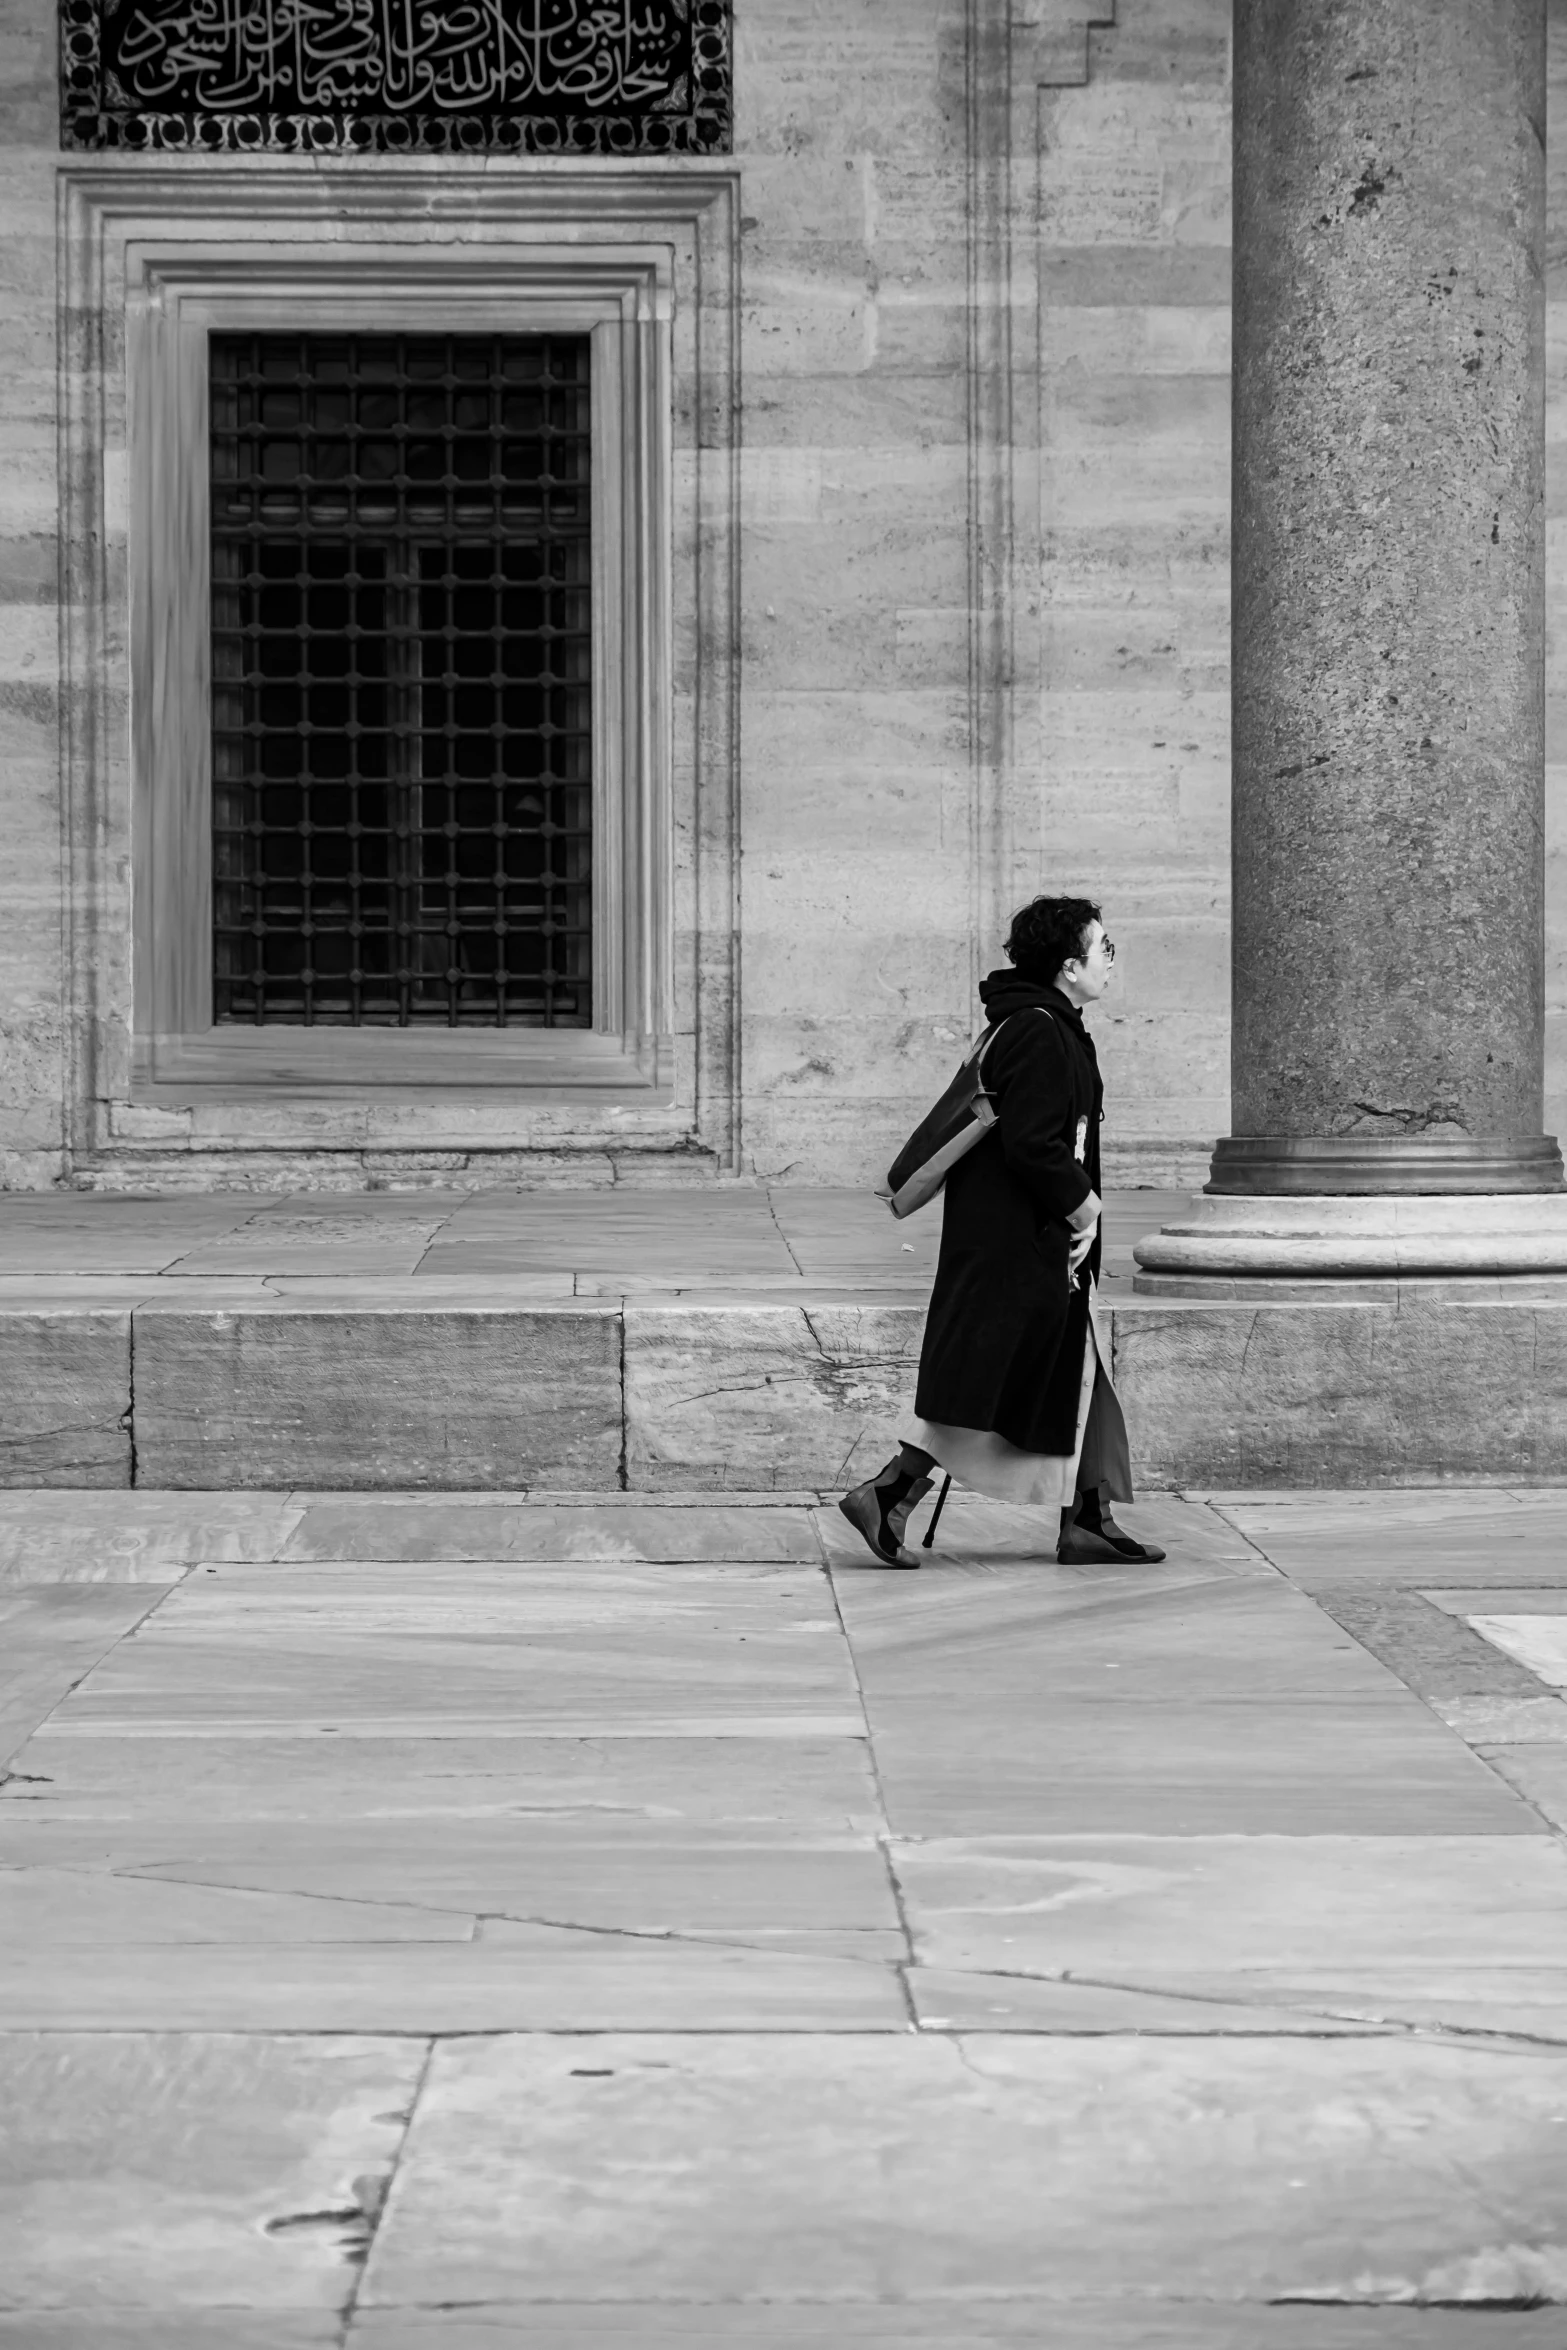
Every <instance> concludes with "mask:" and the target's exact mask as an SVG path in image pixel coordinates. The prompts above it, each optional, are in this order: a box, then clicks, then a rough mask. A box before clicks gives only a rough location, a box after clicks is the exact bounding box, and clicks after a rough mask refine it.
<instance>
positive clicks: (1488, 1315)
mask: <svg viewBox="0 0 1567 2350" xmlns="http://www.w3.org/2000/svg"><path fill="white" fill-rule="evenodd" d="M128 1286H130V1285H122V1284H112V1283H106V1284H104V1285H103V1287H102V1288H101V1289H100V1288H99V1287H98V1285H96V1284H93V1283H91V1282H89V1281H86V1280H82V1281H80V1282H76V1283H73V1284H71V1294H69V1295H67V1296H60V1295H58V1294H50V1295H48V1296H46V1297H42V1296H35V1297H34V1298H32V1299H31V1300H23V1299H22V1298H20V1297H17V1296H14V1295H13V1296H12V1297H9V1298H3V1299H0V1486H5V1487H21V1486H55V1487H76V1486H99V1487H103V1486H110V1487H115V1486H120V1487H125V1486H132V1485H135V1486H141V1487H150V1488H163V1489H171V1490H197V1491H216V1490H222V1489H224V1488H233V1487H247V1488H260V1489H267V1490H280V1489H285V1488H308V1489H313V1490H321V1491H344V1490H359V1491H377V1490H398V1491H400V1490H408V1489H414V1488H423V1489H429V1490H450V1491H469V1492H471V1491H475V1490H498V1491H515V1490H517V1489H519V1488H522V1489H526V1490H530V1491H539V1492H551V1491H571V1492H585V1491H603V1492H613V1491H632V1492H664V1491H697V1490H702V1491H714V1492H721V1491H726V1490H727V1491H734V1492H752V1493H755V1492H766V1491H769V1490H772V1489H779V1490H791V1491H793V1490H799V1489H801V1488H815V1489H818V1490H821V1489H829V1490H830V1489H832V1488H835V1487H840V1486H843V1485H846V1484H849V1483H852V1482H854V1480H855V1479H857V1478H858V1477H861V1476H864V1475H866V1474H868V1473H869V1472H871V1471H872V1470H874V1469H875V1468H876V1467H877V1466H879V1464H880V1463H881V1461H882V1460H884V1459H885V1458H886V1456H887V1454H888V1453H889V1452H890V1451H891V1450H892V1448H893V1446H894V1445H895V1443H896V1441H897V1439H898V1436H899V1434H900V1432H901V1430H902V1428H903V1426H904V1425H905V1424H906V1421H907V1416H908V1414H909V1411H910V1409H911V1407H912V1403H913V1393H914V1376H915V1367H916V1362H917V1358H918V1351H919V1341H920V1332H921V1327H922V1323H923V1319H924V1299H923V1296H921V1297H919V1298H917V1299H916V1298H914V1297H907V1298H905V1297H900V1296H895V1295H888V1294H887V1293H883V1294H882V1295H880V1296H879V1297H876V1298H867V1297H855V1296H853V1295H847V1296H846V1295H844V1294H839V1295H838V1296H836V1297H828V1296H824V1297H821V1298H819V1299H818V1298H813V1297H811V1296H810V1295H807V1296H806V1297H805V1298H803V1299H802V1298H798V1297H789V1298H787V1299H786V1298H779V1297H776V1296H773V1297H767V1296H763V1297H759V1298H750V1299H743V1300H734V1299H725V1300H723V1301H714V1300H712V1299H708V1300H706V1301H703V1300H701V1299H686V1300H680V1301H677V1302H666V1301H649V1300H643V1299H638V1298H636V1297H632V1296H628V1297H626V1298H624V1299H620V1300H614V1299H606V1300H602V1301H600V1300H592V1299H572V1300H561V1301H558V1302H544V1303H539V1302H532V1303H526V1304H525V1303H521V1302H515V1301H508V1300H507V1299H506V1298H505V1297H504V1296H501V1295H494V1296H491V1297H489V1298H487V1299H483V1300H479V1299H476V1298H475V1297H474V1295H473V1292H472V1290H471V1289H470V1290H469V1291H468V1292H467V1294H466V1295H465V1296H464V1297H463V1298H462V1299H461V1300H460V1301H459V1300H457V1299H450V1298H449V1299H441V1298H438V1297H435V1296H431V1295H430V1294H429V1292H428V1290H427V1289H425V1288H424V1285H423V1284H421V1285H419V1286H420V1289H421V1291H422V1292H423V1294H422V1295H421V1296H420V1297H418V1298H417V1299H414V1300H410V1299H408V1297H407V1294H406V1290H405V1292H404V1294H403V1296H402V1298H400V1299H399V1298H395V1297H391V1296H387V1295H386V1294H385V1293H384V1292H383V1293H382V1294H379V1295H374V1296H371V1297H369V1298H365V1297H358V1298H355V1297H353V1296H351V1295H349V1294H346V1286H345V1285H334V1294H333V1295H331V1296H328V1295H325V1294H323V1295H321V1296H320V1297H319V1298H314V1297H312V1298H308V1299H301V1298H300V1297H299V1296H298V1295H297V1293H296V1294H294V1295H291V1296H288V1297H285V1298H271V1299H268V1298H252V1299H251V1300H249V1301H248V1302H245V1303H243V1304H231V1303H220V1302H215V1301H214V1300H213V1299H212V1298H211V1297H210V1296H209V1297H207V1298H202V1297H199V1296H197V1295H195V1294H193V1293H192V1292H191V1291H184V1292H183V1293H181V1294H178V1295H174V1296H167V1295H162V1294H160V1295H156V1296H153V1297H150V1298H149V1297H148V1296H147V1295H146V1287H147V1285H145V1284H142V1285H138V1287H139V1290H140V1295H139V1296H138V1297H137V1298H136V1299H134V1300H128V1299H127V1298H126V1297H125V1294H124V1291H125V1288H126V1287H128ZM157 1286H158V1287H159V1288H160V1289H161V1287H162V1285H161V1284H159V1285H157ZM366 1287H367V1288H368V1287H369V1285H368V1284H367V1285H366ZM115 1288H119V1289H120V1291H121V1294H120V1296H119V1297H118V1298H116V1297H115V1296H113V1295H112V1294H109V1292H112V1290H113V1289H115ZM193 1288H194V1285H193ZM1102 1320H1103V1323H1104V1325H1105V1326H1106V1328H1107V1330H1108V1334H1109V1343H1110V1349H1111V1359H1112V1363H1113V1367H1114V1375H1115V1379H1116V1384H1117V1387H1118V1389H1119V1391H1120V1394H1121V1397H1122V1400H1123V1403H1124V1405H1125V1407H1126V1414H1127V1419H1128V1422H1129V1425H1130V1428H1131V1431H1132V1441H1133V1456H1134V1469H1135V1473H1136V1476H1137V1479H1138V1482H1139V1484H1140V1485H1142V1486H1144V1487H1147V1488H1151V1489H1156V1490H1157V1489H1161V1488H1172V1487H1224V1488H1228V1489H1235V1488H1241V1487H1246V1486H1287V1485H1302V1486H1376V1485H1381V1486H1396V1485H1404V1484H1409V1485H1425V1484H1432V1483H1441V1482H1443V1481H1444V1480H1450V1481H1455V1482H1456V1481H1462V1482H1464V1483H1473V1482H1477V1481H1478V1482H1485V1481H1488V1480H1491V1481H1495V1482H1498V1483H1501V1482H1507V1483H1520V1482H1532V1483H1560V1482H1563V1481H1567V1299H1564V1300H1560V1301H1557V1300H1555V1299H1545V1300H1541V1299H1535V1300H1533V1301H1526V1300H1523V1299H1506V1298H1504V1299H1498V1298H1496V1297H1495V1296H1494V1295H1492V1296H1488V1297H1486V1298H1484V1299H1480V1300H1476V1301H1475V1302H1464V1303H1454V1302H1451V1301H1432V1300H1422V1299H1419V1298H1418V1297H1417V1298H1415V1299H1413V1300H1405V1301H1397V1302H1394V1303H1388V1302H1386V1301H1385V1300H1372V1301H1367V1302H1363V1303H1362V1302H1353V1303H1352V1302H1344V1301H1342V1300H1334V1301H1332V1302H1321V1303H1314V1302H1302V1301H1301V1300H1299V1299H1290V1300H1287V1301H1282V1302H1279V1303H1277V1304H1271V1303H1270V1304H1260V1305H1259V1304H1256V1303H1252V1302H1240V1301H1233V1300H1230V1301H1224V1302H1207V1301H1195V1300H1188V1299H1145V1298H1136V1297H1130V1298H1124V1299H1120V1300H1117V1301H1116V1302H1115V1303H1114V1304H1112V1305H1109V1306H1107V1308H1106V1309H1105V1310H1104V1313H1103V1316H1102Z"/></svg>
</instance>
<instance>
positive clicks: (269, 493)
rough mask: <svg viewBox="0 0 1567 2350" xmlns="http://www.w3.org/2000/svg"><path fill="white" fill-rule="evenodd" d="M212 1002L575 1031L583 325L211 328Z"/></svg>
mask: <svg viewBox="0 0 1567 2350" xmlns="http://www.w3.org/2000/svg"><path fill="white" fill-rule="evenodd" d="M210 354H211V357H210V377H211V401H212V719H213V725H212V756H213V917H214V922H213V927H214V940H213V950H214V952H213V978H214V1000H213V1011H214V1018H215V1019H216V1021H217V1022H218V1024H219V1025H222V1024H224V1023H226V1022H238V1021H243V1022H246V1023H249V1024H254V1025H265V1024H273V1023H276V1024H281V1025H286V1026H287V1025H291V1026H306V1027H314V1026H339V1027H344V1026H346V1027H392V1028H428V1027H445V1028H474V1027H483V1028H504V1027H544V1028H585V1027H588V1026H590V1025H591V1021H592V1002H591V985H592V982H591V973H592V947H591V936H590V933H591V921H592V884H591V849H592V841H591V827H592V740H591V715H592V713H591V678H590V664H591V655H592V618H591V609H590V592H589V590H590V576H589V564H590V555H591V536H590V513H589V480H588V472H589V461H590V455H591V429H590V420H589V382H588V374H589V364H590V345H589V342H588V339H587V337H586V336H582V335H453V334H424V335H401V334H387V335H364V334H345V335H314V334H286V335H279V334H215V335H213V336H212V338H211V342H210Z"/></svg>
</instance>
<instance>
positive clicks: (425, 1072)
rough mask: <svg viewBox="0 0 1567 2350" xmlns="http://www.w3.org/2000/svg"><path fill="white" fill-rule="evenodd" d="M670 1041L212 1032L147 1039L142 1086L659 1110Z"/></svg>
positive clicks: (533, 1033)
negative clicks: (494, 1094)
mask: <svg viewBox="0 0 1567 2350" xmlns="http://www.w3.org/2000/svg"><path fill="white" fill-rule="evenodd" d="M673 1060H674V1056H673V1052H672V1050H671V1044H670V1040H669V1039H668V1038H665V1037H647V1038H630V1039H625V1038H621V1037H618V1036H604V1035H601V1034H598V1033H596V1032H595V1031H593V1030H591V1029H583V1028H575V1029H565V1028H557V1029H539V1028H514V1029H488V1030H475V1029H457V1030H453V1029H449V1028H441V1029H430V1030H427V1031H420V1030H410V1029H383V1030H366V1029H363V1028H357V1029H355V1028H287V1027H281V1026H279V1027H265V1028H241V1027H237V1026H236V1027H223V1028H209V1029H205V1030H201V1031H198V1032H196V1033H194V1034H186V1035H175V1036H152V1037H143V1038H140V1039H139V1040H138V1044H137V1052H136V1066H135V1079H134V1082H135V1087H136V1091H137V1093H138V1094H140V1095H141V1096H142V1097H143V1098H145V1099H152V1100H156V1099H159V1098H166V1096H167V1091H168V1089H169V1088H170V1087H175V1088H178V1089H179V1090H180V1091H181V1092H182V1093H186V1092H188V1091H189V1089H190V1088H191V1087H192V1086H200V1087H202V1088H203V1089H205V1088H208V1087H214V1088H221V1089H222V1091H223V1092H225V1093H250V1092H252V1091H256V1092H261V1091H265V1092H267V1093H278V1092H288V1093H300V1092H311V1093H316V1092H325V1093H329V1094H335V1095H343V1094H349V1093H355V1092H361V1091H363V1090H365V1089H367V1088H371V1087H374V1088H377V1089H380V1088H383V1087H401V1088H404V1089H407V1090H410V1091H417V1092H419V1093H427V1092H429V1091H431V1090H432V1089H436V1090H441V1091H450V1090H453V1089H456V1090H461V1091H471V1090H474V1089H482V1090H485V1091H490V1090H493V1089H495V1088H502V1087H503V1088H505V1089H507V1090H508V1091H510V1092H513V1093H528V1094H531V1095H541V1096H542V1095H558V1096H560V1097H561V1098H563V1099H569V1100H579V1099H585V1098H591V1099H599V1100H611V1099H614V1098H617V1097H620V1096H625V1097H634V1098H635V1099H636V1100H637V1101H638V1102H639V1103H642V1104H644V1105H645V1106H647V1107H650V1108H651V1107H652V1106H653V1105H654V1104H655V1103H656V1102H657V1101H659V1100H660V1099H661V1098H662V1097H666V1096H668V1095H669V1094H670V1093H671V1092H672V1087H673Z"/></svg>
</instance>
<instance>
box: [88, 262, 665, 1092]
mask: <svg viewBox="0 0 1567 2350" xmlns="http://www.w3.org/2000/svg"><path fill="white" fill-rule="evenodd" d="M129 263H130V273H131V284H132V288H133V293H132V299H131V302H130V306H129V313H128V318H127V340H126V397H127V434H126V446H127V459H128V487H129V516H128V519H129V532H130V535H129V586H130V597H129V601H130V623H131V636H130V670H131V838H132V855H133V873H134V878H133V885H132V902H133V907H134V927H133V942H134V943H133V960H134V971H135V1006H136V1011H135V1030H136V1044H135V1053H134V1058H133V1077H134V1081H135V1083H136V1084H137V1085H138V1087H145V1086H147V1085H158V1084H163V1083H170V1082H172V1083H175V1084H178V1085H191V1084H202V1083H217V1084H232V1083H235V1082H241V1083H260V1084H266V1085H271V1086H284V1085H291V1084H302V1085H308V1084H315V1083H323V1082H324V1083H335V1084H339V1085H346V1084H354V1083H358V1084H369V1085H374V1084H382V1085H387V1084H435V1085H441V1084H446V1085H450V1084H454V1083H461V1084H472V1085H486V1084H494V1085H515V1084H517V1083H518V1082H519V1076H521V1081H522V1082H524V1083H527V1082H533V1083H554V1084H566V1085H573V1084H605V1083H611V1084H613V1083H619V1084H622V1085H625V1086H627V1087H628V1088H633V1089H635V1088H639V1087H641V1086H644V1085H656V1084H659V1083H660V1082H665V1081H667V1070H666V1068H665V1067H664V1064H666V1063H667V1057H668V1037H669V1030H670V1019H669V1006H668V995H669V989H668V986H667V983H666V978H665V969H664V966H665V963H666V961H667V941H668V937H669V905H668V899H669V885H668V865H669V858H668V854H667V836H668V831H669V743H670V715H669V662H668V654H667V645H668V638H669V521H668V507H669V496H668V485H669V455H668V447H667V443H668V432H669V427H668V414H669V395H668V382H669V356H668V326H669V295H670V287H669V268H668V262H667V257H662V256H659V255H657V254H654V255H649V256H646V257H641V256H634V255H630V254H627V255H624V256H616V257H610V258H603V257H601V258H600V259H598V260H597V261H595V262H594V263H593V264H591V265H587V264H584V263H583V262H581V261H578V262H576V263H573V262H572V261H571V260H570V258H569V256H568V257H562V256H560V255H557V254H555V253H552V252H550V251H548V250H547V249H546V250H545V251H543V252H542V253H538V252H536V253H530V254H527V255H525V256H522V257H520V258H518V259H516V260H512V261H509V262H508V263H506V264H505V265H503V267H502V268H501V269H500V270H499V271H497V270H496V267H495V264H494V262H493V261H491V260H488V259H484V260H481V261H480V262H479V263H478V264H477V266H472V265H468V266H465V265H464V264H463V263H461V262H454V260H453V258H452V257H451V256H450V255H446V254H432V255H425V256H418V255H412V256H410V255H408V254H399V253H397V252H396V251H395V250H387V249H385V248H382V249H380V250H372V251H368V252H367V251H366V250H365V249H364V248H362V247H361V248H359V249H357V250H355V251H353V252H351V253H349V254H346V255H339V256H333V255H330V254H327V255H322V256H311V257H309V258H308V259H307V258H305V257H303V256H301V255H300V254H298V253H297V252H291V251H290V250H289V249H288V248H286V247H282V248H279V247H275V246H263V247H259V248H253V249H252V250H251V251H249V252H246V253H243V254H232V255H223V256H221V257H214V256H213V255H212V254H211V253H210V251H207V252H203V251H202V250H200V249H199V248H198V249H195V250H191V251H180V250H179V249H177V248H175V249H170V248H168V247H165V246H159V247H156V248H151V249H147V248H138V247H136V246H133V247H132V248H131V251H130V255H129ZM464 279H467V280H468V281H469V282H467V283H464V282H463V281H464ZM392 327H397V328H400V329H402V330H404V331H405V332H408V333H415V334H423V333H429V334H464V333H467V334H493V333H497V332H502V331H504V332H506V333H510V334H586V335H587V336H589V338H590V340H591V344H592V352H593V364H592V417H593V427H592V429H593V461H592V469H591V485H592V536H593V555H592V580H593V591H592V609H593V653H592V681H593V741H594V758H593V1007H594V1010H593V1028H592V1030H591V1031H588V1032H586V1033H584V1032H582V1031H580V1030H576V1029H542V1028H541V1029H534V1028H500V1029H458V1030H437V1031H430V1030H425V1029H406V1028H404V1029H398V1028H375V1029H369V1028H342V1027H336V1026H332V1027H325V1026H323V1027H313V1028H304V1027H293V1026H289V1025H285V1024H281V1023H279V1024H275V1025H274V1024H267V1025H264V1026H260V1027H254V1028H252V1027H248V1026H240V1025H237V1024H233V1023H226V1024H224V1025H223V1026H221V1027H215V1026H214V1024H213V1018H212V815H211V808H212V752H211V746H212V720H211V676H210V655H211V585H210V576H209V572H210V530H209V468H208V462H207V451H208V447H209V432H208V371H207V346H208V338H209V336H210V335H212V334H222V333H232V332H242V333H259V334H265V333H271V332H280V331H281V332H286V331H287V330H288V329H290V328H293V329H295V330H296V331H299V332H303V333H311V332H314V333H318V334H319V333H327V332H331V331H332V330H333V329H334V328H335V329H337V330H339V331H345V332H358V333H361V334H373V333H377V332H382V333H384V332H385V331H387V330H388V329H389V328H392ZM661 950H662V951H661ZM523 1072H525V1074H522V1073H523Z"/></svg>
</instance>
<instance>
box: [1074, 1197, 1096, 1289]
mask: <svg viewBox="0 0 1567 2350" xmlns="http://www.w3.org/2000/svg"><path fill="white" fill-rule="evenodd" d="M1103 1205H1104V1202H1103V1201H1102V1200H1101V1199H1100V1197H1099V1194H1098V1192H1097V1191H1091V1192H1090V1193H1089V1194H1088V1197H1087V1198H1086V1199H1084V1200H1080V1201H1079V1203H1078V1205H1077V1206H1076V1207H1075V1208H1074V1209H1073V1210H1072V1213H1071V1214H1070V1216H1068V1218H1067V1220H1066V1221H1067V1230H1068V1232H1069V1234H1070V1238H1069V1240H1068V1242H1067V1252H1066V1272H1067V1279H1068V1280H1069V1281H1070V1282H1071V1284H1072V1286H1073V1287H1074V1288H1075V1287H1076V1286H1077V1275H1078V1268H1079V1267H1080V1266H1081V1265H1082V1264H1083V1262H1084V1261H1085V1259H1086V1258H1087V1255H1088V1252H1089V1250H1090V1249H1091V1248H1092V1247H1093V1245H1094V1235H1095V1233H1096V1232H1097V1231H1098V1230H1099V1211H1100V1209H1101V1208H1102V1207H1103Z"/></svg>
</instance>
